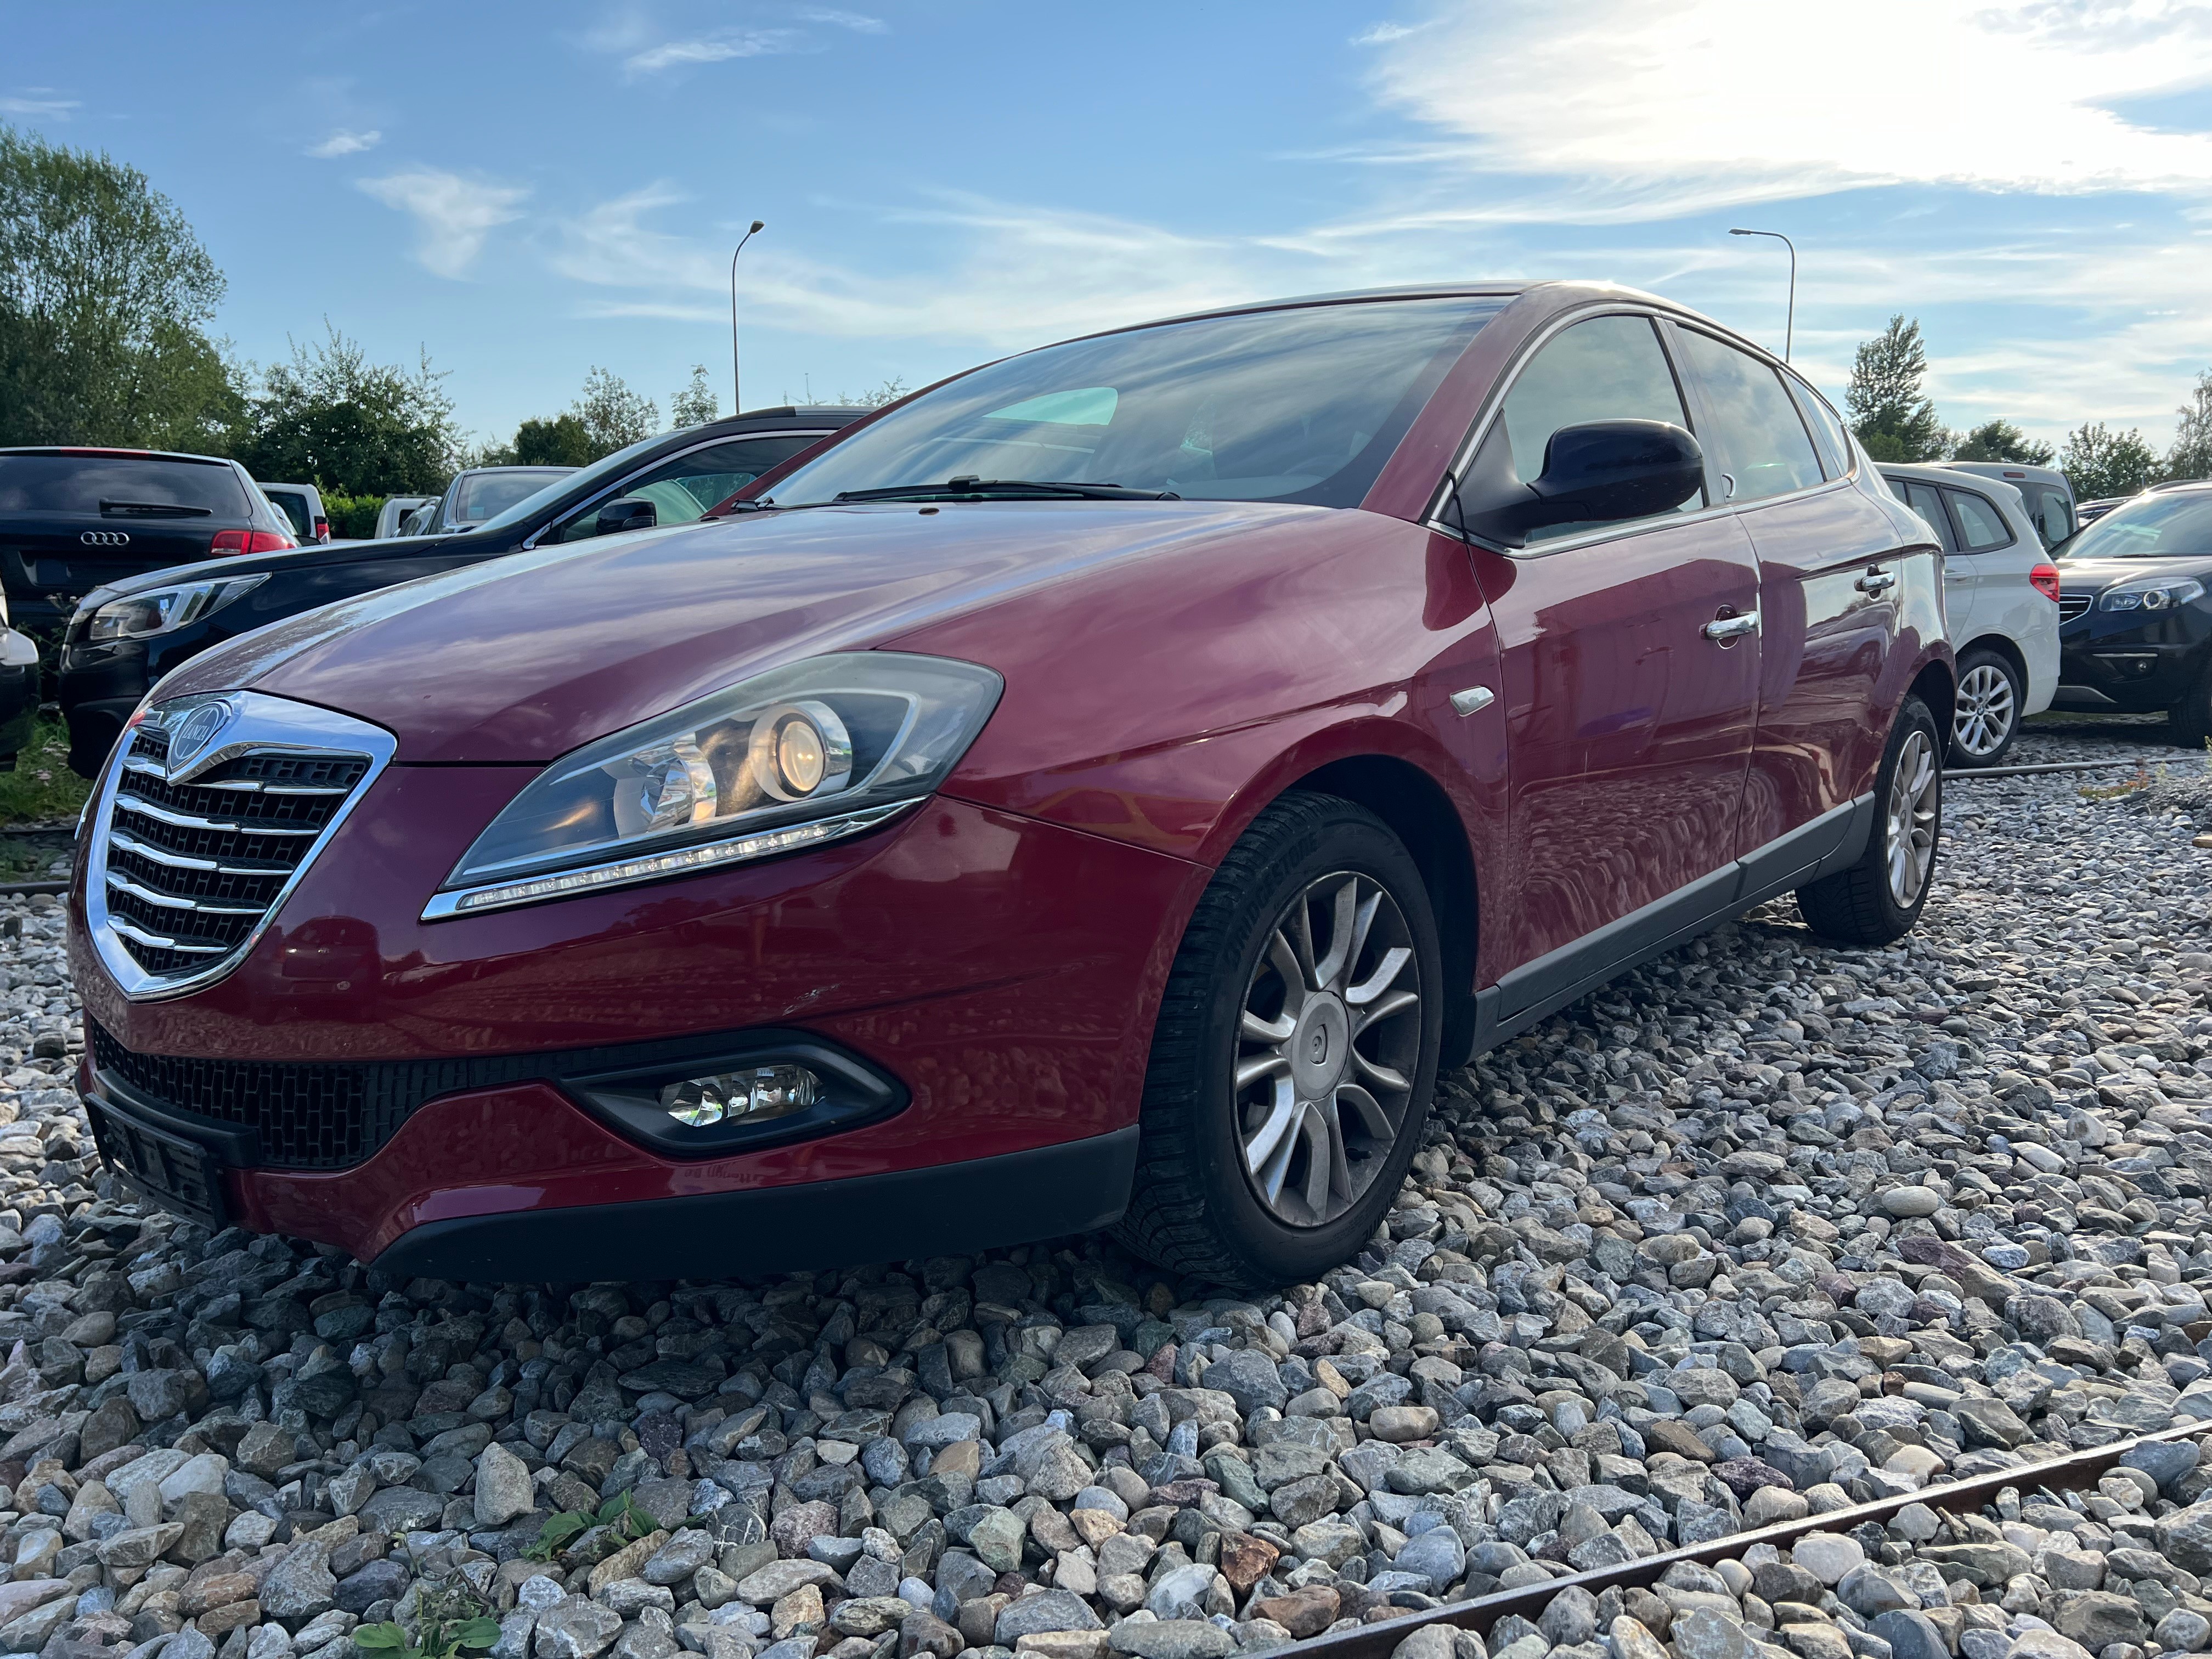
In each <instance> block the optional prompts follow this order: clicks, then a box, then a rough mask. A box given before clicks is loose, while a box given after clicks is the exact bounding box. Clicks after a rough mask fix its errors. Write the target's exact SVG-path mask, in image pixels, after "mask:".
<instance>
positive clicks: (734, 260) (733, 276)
mask: <svg viewBox="0 0 2212 1659" xmlns="http://www.w3.org/2000/svg"><path fill="white" fill-rule="evenodd" d="M765 228H766V227H765V226H764V225H763V224H762V222H760V221H759V220H758V219H756V220H754V221H753V223H752V229H750V230H748V231H747V232H746V233H745V234H744V235H743V236H742V237H740V238H739V239H738V246H737V248H736V250H735V252H732V254H731V255H730V413H731V414H732V415H735V414H737V413H738V411H739V410H742V409H744V403H743V402H741V401H740V400H739V398H738V254H739V253H743V252H744V251H745V244H746V243H747V242H750V241H751V240H752V239H753V236H754V234H755V233H756V232H758V231H760V230H763V229H765Z"/></svg>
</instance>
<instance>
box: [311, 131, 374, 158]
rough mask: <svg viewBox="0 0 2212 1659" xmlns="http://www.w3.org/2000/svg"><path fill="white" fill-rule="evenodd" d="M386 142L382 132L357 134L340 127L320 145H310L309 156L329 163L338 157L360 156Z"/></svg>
mask: <svg viewBox="0 0 2212 1659" xmlns="http://www.w3.org/2000/svg"><path fill="white" fill-rule="evenodd" d="M383 142H384V135H383V134H382V133H380V132H376V131H368V132H356V131H353V130H352V129H351V128H349V127H340V128H339V129H338V130H337V131H335V132H333V133H332V134H331V136H330V137H327V138H325V139H324V140H323V142H322V143H319V144H310V145H309V146H308V147H307V154H308V155H316V156H320V157H322V158H323V159H324V160H325V161H327V160H329V159H330V158H331V157H332V156H336V155H359V154H361V152H362V151H363V150H365V149H375V148H376V147H377V146H378V145H379V144H380V143H383Z"/></svg>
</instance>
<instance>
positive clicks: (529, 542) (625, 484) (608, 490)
mask: <svg viewBox="0 0 2212 1659" xmlns="http://www.w3.org/2000/svg"><path fill="white" fill-rule="evenodd" d="M843 430H844V428H842V427H836V426H830V427H824V428H822V430H821V431H819V432H815V431H812V430H810V429H808V428H798V429H795V430H794V429H793V428H777V429H776V430H775V431H773V432H726V433H724V434H723V435H721V436H720V437H719V438H708V439H704V440H702V441H700V442H698V443H696V444H693V445H691V446H690V447H689V448H687V449H679V450H678V451H677V452H676V453H674V454H672V455H663V456H662V457H661V458H660V459H659V460H657V461H654V462H653V463H652V464H651V465H647V466H641V467H640V468H638V469H637V471H635V472H631V473H628V474H625V475H624V476H623V477H620V478H617V479H616V480H615V482H614V483H611V484H608V485H605V487H604V488H602V489H599V490H598V491H596V492H595V493H593V494H592V495H586V496H585V497H584V499H583V500H582V501H579V502H578V503H577V504H576V505H575V506H574V507H571V508H569V509H568V511H567V512H565V513H562V514H560V516H558V517H557V518H553V519H549V520H546V521H545V522H544V524H542V525H540V526H538V528H537V529H535V530H533V531H532V532H530V533H529V534H528V535H527V536H525V537H524V538H522V542H521V545H520V547H519V548H518V549H517V551H519V552H524V553H526V552H528V551H529V550H531V549H532V548H533V547H535V546H537V545H538V538H540V537H542V536H544V535H547V534H550V532H552V530H553V529H554V527H555V526H558V525H564V524H568V523H571V522H573V521H574V520H575V519H576V518H577V517H578V516H579V515H580V514H581V513H586V512H588V511H589V510H590V509H591V508H592V507H596V506H597V505H599V502H601V501H605V500H607V499H609V498H610V497H611V496H615V495H620V494H621V493H622V492H623V490H624V489H628V488H629V486H630V485H631V484H632V483H635V482H636V481H637V480H638V479H640V478H641V477H644V476H645V475H646V474H647V473H648V472H652V471H657V470H659V468H661V467H664V466H665V465H668V464H669V462H671V461H680V460H682V459H684V457H685V456H686V455H696V454H697V453H699V452H700V451H701V450H702V449H712V448H714V447H715V446H716V445H717V444H728V443H738V442H741V441H743V440H744V439H747V438H815V439H819V438H827V437H829V436H830V435H833V434H835V433H838V432H842V431H843ZM800 447H802V448H803V447H805V446H804V445H802V446H800ZM792 453H793V454H794V455H795V454H797V453H799V451H798V450H793V451H792ZM777 465H782V463H781V462H778V463H777ZM695 522H696V520H695Z"/></svg>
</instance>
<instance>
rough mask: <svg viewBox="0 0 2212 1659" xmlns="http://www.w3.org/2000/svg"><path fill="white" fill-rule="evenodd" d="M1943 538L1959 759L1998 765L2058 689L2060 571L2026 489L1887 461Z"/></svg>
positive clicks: (1901, 488) (1898, 487)
mask: <svg viewBox="0 0 2212 1659" xmlns="http://www.w3.org/2000/svg"><path fill="white" fill-rule="evenodd" d="M1877 470H1878V471H1880V472H1881V476H1882V477H1883V478H1884V479H1885V480H1886V481H1887V483H1888V485H1889V488H1890V490H1891V492H1892V493H1893V495H1896V496H1897V498H1898V499H1899V501H1903V502H1904V503H1905V505H1906V506H1907V507H1911V509H1912V510H1913V511H1914V512H1915V513H1918V514H1919V515H1920V516H1921V517H1922V518H1923V519H1925V520H1927V521H1928V523H1929V526H1931V527H1932V528H1933V529H1934V530H1935V532H1936V540H1937V541H1939V542H1941V543H1942V544H1943V605H1944V610H1945V612H1946V614H1947V615H1948V617H1949V618H1950V623H1951V639H1952V641H1953V643H1954V646H1955V647H1956V649H1957V651H1958V653H1959V702H1958V710H1957V713H1956V714H1955V715H1954V719H1953V722H1952V728H1951V764H1952V765H1954V766H1961V767H1978V766H1995V765H1996V764H1997V763H1998V762H2000V761H2002V759H2003V758H2004V757H2005V754H2006V751H2007V750H2009V749H2011V747H2012V744H2013V739H2014V738H2016V737H2018V736H2019V735H2020V723H2021V721H2022V720H2026V719H2027V717H2028V716H2029V715H2030V714H2041V713H2042V712H2043V711H2044V710H2045V709H2046V708H2050V707H2051V698H2052V697H2053V696H2056V695H2057V690H2058V567H2057V565H2055V564H2053V563H2051V561H2050V560H2049V559H2048V558H2046V557H2045V554H2044V549H2043V542H2042V539H2041V538H2040V537H2039V536H2038V535H2037V533H2036V528H2035V524H2034V521H2033V520H2031V519H2030V518H2029V517H2028V513H2027V503H2026V502H2025V501H2022V500H2021V493H2020V491H2019V490H2018V489H2015V487H2014V486H2012V485H2011V484H2008V483H2003V482H2002V481H2001V480H1999V479H1996V478H1988V477H1978V476H1977V475H1975V474H1972V473H1964V474H1962V473H1960V471H1958V470H1957V469H1956V468H1954V467H1948V466H1882V467H1880V468H1878V469H1877Z"/></svg>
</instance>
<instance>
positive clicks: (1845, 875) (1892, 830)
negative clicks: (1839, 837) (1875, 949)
mask: <svg viewBox="0 0 2212 1659" xmlns="http://www.w3.org/2000/svg"><path fill="white" fill-rule="evenodd" d="M1941 756H1942V736H1941V735H1940V734H1939V732H1937V729H1936V717H1935V716H1934V715H1933V714H1929V712H1928V705H1927V704H1926V703H1924V702H1921V701H1920V699H1919V698H1917V697H1907V698H1906V699H1905V706H1904V707H1903V708H1900V709H1899V710H1898V712H1897V725H1896V726H1894V727H1893V729H1892V731H1891V732H1890V734H1889V747H1888V749H1887V751H1886V752H1885V753H1884V754H1883V756H1882V762H1881V771H1880V772H1879V773H1878V774H1876V775H1875V803H1874V804H1875V823H1874V829H1873V832H1872V833H1871V834H1870V835H1869V836H1867V846H1866V851H1865V853H1864V854H1862V855H1861V856H1860V858H1859V860H1858V862H1857V863H1856V864H1854V865H1852V866H1850V868H1849V869H1847V870H1838V871H1837V872H1835V873H1834V874H1833V875H1830V876H1823V877H1821V878H1820V879H1819V880H1818V881H1814V882H1808V883H1807V884H1805V885H1804V886H1802V887H1801V888H1799V889H1798V890H1797V908H1798V910H1799V912H1800V913H1801V914H1802V915H1803V916H1804V918H1805V921H1806V924H1807V926H1808V927H1811V928H1812V930H1813V931H1814V933H1825V934H1826V935H1827V936H1828V937H1829V938H1830V939H1834V940H1836V941H1838V943H1839V944H1844V945H1888V944H1890V943H1892V942H1893V941H1894V940H1897V939H1902V938H1903V937H1904V936H1905V934H1906V933H1910V932H1911V930H1912V924H1913V923H1914V922H1916V921H1919V920H1920V912H1921V910H1922V908H1923V907H1924V906H1925V905H1926V904H1927V902H1928V889H1929V885H1930V884H1931V883H1932V881H1933V879H1934V877H1935V874H1936V842H1938V840H1939V839H1940V838H1941V836H1942V829H1943V768H1942V760H1941Z"/></svg>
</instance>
